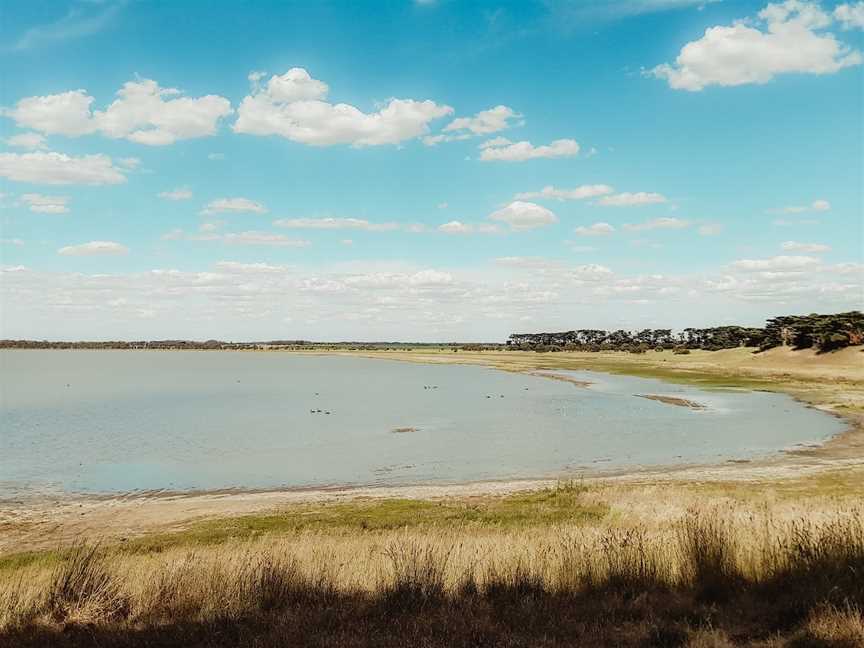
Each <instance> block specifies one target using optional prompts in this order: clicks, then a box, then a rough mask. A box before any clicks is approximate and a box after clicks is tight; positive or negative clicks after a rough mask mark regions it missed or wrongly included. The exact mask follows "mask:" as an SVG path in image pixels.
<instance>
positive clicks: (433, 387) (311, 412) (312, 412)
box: [238, 381, 528, 414]
mask: <svg viewBox="0 0 864 648" xmlns="http://www.w3.org/2000/svg"><path fill="white" fill-rule="evenodd" d="M238 382H239V381H238ZM423 389H438V385H423ZM525 391H528V388H527V387H525ZM315 395H316V396H318V392H315ZM486 398H492V395H490V394H486ZM498 398H504V394H499V395H498ZM309 413H310V414H330V413H331V412H330V410H322V409H310V410H309Z"/></svg>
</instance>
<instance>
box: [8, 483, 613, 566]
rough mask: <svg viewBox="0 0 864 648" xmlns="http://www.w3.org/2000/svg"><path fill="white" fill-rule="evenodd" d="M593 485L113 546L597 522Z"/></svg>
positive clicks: (32, 555) (240, 521)
mask: <svg viewBox="0 0 864 648" xmlns="http://www.w3.org/2000/svg"><path fill="white" fill-rule="evenodd" d="M588 491H589V489H588V488H586V487H585V486H583V485H582V484H580V483H577V482H572V481H567V482H561V483H559V484H558V485H556V486H555V487H553V488H549V489H545V490H540V491H534V492H526V493H518V494H515V495H508V496H505V497H482V498H481V497H477V498H463V499H458V500H457V499H451V500H441V501H429V500H414V499H386V500H355V501H352V502H346V503H338V504H326V503H325V504H309V505H299V506H293V507H291V508H289V509H286V510H283V511H278V512H272V513H262V514H256V515H242V516H238V517H229V518H217V519H209V520H203V521H200V522H194V523H192V524H191V525H190V526H189V527H188V528H187V529H185V530H182V531H177V532H171V533H157V534H150V535H145V536H142V537H139V538H133V539H131V540H128V541H126V542H122V543H118V544H113V545H106V546H105V547H104V549H105V550H106V551H108V552H112V553H120V554H130V553H131V554H146V553H156V552H160V551H165V550H167V549H171V548H175V547H184V546H195V545H217V544H221V543H224V542H229V541H234V540H249V539H254V538H259V537H263V536H279V535H293V534H297V533H303V532H315V531H320V532H326V533H328V534H334V535H339V534H343V535H350V534H356V533H374V532H379V531H389V530H393V529H413V528H433V527H434V528H447V527H451V528H476V529H483V528H499V529H500V528H510V527H519V528H524V527H531V526H535V527H537V526H549V525H553V524H558V523H562V522H568V523H577V524H592V523H596V522H599V521H600V520H602V519H603V518H604V517H605V516H606V515H608V514H609V510H610V509H609V506H608V505H606V504H602V503H597V502H594V501H590V502H589V501H585V497H584V496H585V494H586V493H587V492H588ZM62 556H63V552H60V551H37V552H22V553H15V554H8V555H6V556H0V572H2V571H4V570H15V569H18V568H20V567H25V566H28V565H32V564H35V563H38V562H44V563H45V564H52V563H55V562H59V561H60V560H61V559H62Z"/></svg>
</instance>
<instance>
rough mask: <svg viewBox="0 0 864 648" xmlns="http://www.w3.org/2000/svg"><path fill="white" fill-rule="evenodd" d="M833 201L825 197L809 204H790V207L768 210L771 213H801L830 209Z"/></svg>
mask: <svg viewBox="0 0 864 648" xmlns="http://www.w3.org/2000/svg"><path fill="white" fill-rule="evenodd" d="M830 209H831V203H830V202H828V201H827V200H824V199H819V200H814V201H813V202H812V203H810V204H809V205H790V206H788V207H780V208H779V209H769V210H767V211H768V213H769V214H801V213H805V212H822V211H829V210H830Z"/></svg>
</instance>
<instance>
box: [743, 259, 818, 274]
mask: <svg viewBox="0 0 864 648" xmlns="http://www.w3.org/2000/svg"><path fill="white" fill-rule="evenodd" d="M817 265H819V259H816V258H815V257H809V256H775V257H771V258H770V259H740V260H739V261H735V262H733V263H732V267H733V268H736V269H737V270H745V271H748V272H754V271H760V272H761V271H774V272H792V271H797V270H806V269H808V268H812V267H814V266H817Z"/></svg>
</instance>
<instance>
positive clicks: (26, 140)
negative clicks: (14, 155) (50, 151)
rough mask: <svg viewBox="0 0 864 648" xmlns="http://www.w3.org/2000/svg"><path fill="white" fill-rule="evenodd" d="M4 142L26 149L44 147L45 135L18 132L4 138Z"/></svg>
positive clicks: (33, 149) (31, 149)
mask: <svg viewBox="0 0 864 648" xmlns="http://www.w3.org/2000/svg"><path fill="white" fill-rule="evenodd" d="M6 143H7V144H8V145H9V146H12V147H14V148H21V149H27V150H30V151H35V150H40V149H46V148H48V147H47V145H46V144H45V136H44V135H40V134H39V133H19V134H17V135H13V136H12V137H7V138H6Z"/></svg>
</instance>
